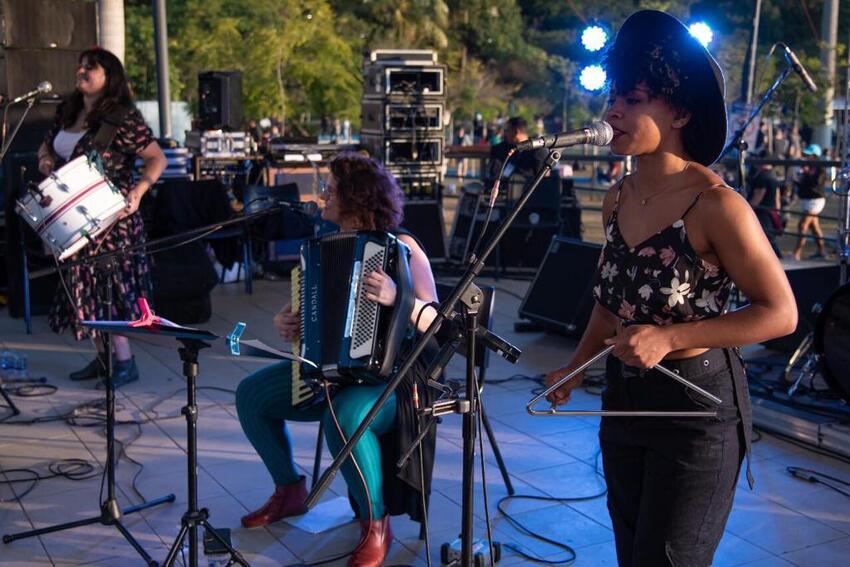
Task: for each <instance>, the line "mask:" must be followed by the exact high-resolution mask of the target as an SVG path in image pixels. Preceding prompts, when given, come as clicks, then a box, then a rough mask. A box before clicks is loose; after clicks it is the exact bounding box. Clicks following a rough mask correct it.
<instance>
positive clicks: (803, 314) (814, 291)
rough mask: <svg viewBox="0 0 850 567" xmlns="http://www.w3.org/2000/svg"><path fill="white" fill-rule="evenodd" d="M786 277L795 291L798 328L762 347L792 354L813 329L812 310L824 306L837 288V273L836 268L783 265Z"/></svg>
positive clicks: (834, 266)
mask: <svg viewBox="0 0 850 567" xmlns="http://www.w3.org/2000/svg"><path fill="white" fill-rule="evenodd" d="M785 275H786V276H788V282H789V283H790V284H791V290H792V291H793V292H794V299H795V300H796V301H797V313H798V315H799V317H798V319H797V321H798V322H797V329H796V330H795V331H794V332H793V333H791V334H790V335H787V336H784V337H779V338H778V339H772V340H770V341H766V342H765V343H764V346H766V347H767V348H769V349H773V350H779V351H783V352H793V351H794V350H795V349H796V348H797V347H798V346H799V345H800V343H801V342H802V341H803V338H804V337H805V336H806V335H807V334H809V333H810V332H812V330H813V329H814V326H813V324H814V321H815V319H816V317H815V316H814V315H813V314H812V307H813V306H814V305H815V304H817V303H820V304H821V305H823V304H824V303H826V300H827V299H829V296H830V295H831V294H832V292H833V291H835V290H836V289H837V288H838V278H839V271H838V266H837V265H832V266H817V267H806V266H805V264H803V265H795V264H789V265H788V266H785Z"/></svg>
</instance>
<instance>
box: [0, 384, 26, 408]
mask: <svg viewBox="0 0 850 567" xmlns="http://www.w3.org/2000/svg"><path fill="white" fill-rule="evenodd" d="M0 396H3V399H4V400H6V405H7V406H9V409H10V410H11V411H12V413H11V415H9V416H8V417H15V416H16V415H21V410H19V409H18V406H16V405H15V402H13V401H12V398H10V397H9V394H8V392H6V387H5V386H4V385H3V382H2V380H0Z"/></svg>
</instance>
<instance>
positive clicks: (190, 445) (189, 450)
mask: <svg viewBox="0 0 850 567" xmlns="http://www.w3.org/2000/svg"><path fill="white" fill-rule="evenodd" d="M178 340H179V341H180V342H181V343H182V344H183V346H182V347H181V348H180V349H178V351H179V352H180V360H182V361H183V376H185V377H186V405H185V406H184V407H183V409H182V410H181V413H183V415H185V416H186V458H187V460H188V463H187V470H188V483H189V502H188V506H189V508H188V510H186V513H185V514H183V518H182V519H181V520H180V531H179V532H178V533H177V538H176V539H175V540H174V543H173V544H172V545H171V549H169V550H168V555H167V556H166V557H165V561H163V563H162V564H163V566H164V567H170V566H171V565H173V564H174V561H175V560H176V559H177V555H178V553H179V552H180V550H181V548H182V544H183V540H184V539H185V538H186V536H187V535H188V537H189V557H188V560H186V564H187V565H188V566H189V567H198V526H203V527H204V528H205V529H206V531H207V533H208V534H210V535H211V536H212V537H213V538H215V539H216V540H217V541H218V542H219V543H220V544H221V545H222V546H223V547H224V548H225V549H227V552H228V553H229V554H230V561H229V562H228V565H232V564H234V563H237V564H239V565H243V566H244V567H248V562H247V561H245V559H244V558H243V557H242V555H240V553H239V552H238V551H236V550H235V549H233V547H232V546H231V545H230V543H229V542H228V541H227V540H225V539H224V538H223V537H222V536H221V534H219V533H218V532H217V531H216V530H215V528H213V527H212V526H211V525H210V523H209V522H208V521H207V519H208V518H209V510H207V509H206V508H201V509H200V510H199V509H198V405H197V403H196V399H195V392H196V390H195V379H196V378H197V376H198V351H200V350H201V349H203V348H207V347H209V346H210V345H209V344H208V343H205V342H204V341H201V340H197V339H190V338H180V339H178Z"/></svg>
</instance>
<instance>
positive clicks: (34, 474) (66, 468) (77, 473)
mask: <svg viewBox="0 0 850 567" xmlns="http://www.w3.org/2000/svg"><path fill="white" fill-rule="evenodd" d="M94 470H95V467H94V465H92V464H91V463H89V462H88V461H86V460H85V459H59V460H56V461H51V462H50V463H48V464H47V471H48V472H49V473H50V474H46V475H43V474H40V473H39V472H38V471H37V470H35V469H31V468H15V469H0V476H3V477H5V480H0V485H2V484H6V485H9V487H10V489H11V490H12V494H13V497H12V498H10V499H0V502H16V501H17V502H20V500H21V499H22V498H23V497H24V496H26V495H27V494H29V493H30V492H32V491H33V489H35V487H36V486H37V485H38V483H39V482H40V481H42V480H49V479H51V478H59V477H62V478H67V479H68V480H87V479H90V478H94V477H96V476H97V474H98V473H96V472H94ZM16 473H26V474H27V475H29V476H28V477H23V478H9V476H10V475H14V474H16ZM21 482H28V483H30V484H29V486H27V487H26V489H25V490H24V491H23V492H21V493H20V494H19V493H18V491H16V490H15V488H14V485H15V484H17V483H21Z"/></svg>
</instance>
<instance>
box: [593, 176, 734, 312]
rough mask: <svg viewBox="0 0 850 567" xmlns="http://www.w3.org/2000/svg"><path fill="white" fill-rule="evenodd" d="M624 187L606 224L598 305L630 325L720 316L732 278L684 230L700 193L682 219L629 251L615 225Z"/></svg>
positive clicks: (596, 289) (596, 287) (596, 283)
mask: <svg viewBox="0 0 850 567" xmlns="http://www.w3.org/2000/svg"><path fill="white" fill-rule="evenodd" d="M622 186H623V184H622V182H621V183H620V187H619V188H618V189H617V196H616V199H615V202H614V210H613V211H612V213H611V216H610V218H609V219H608V223H607V224H606V226H605V247H604V248H603V249H602V254H601V255H600V256H599V265H598V268H597V272H596V277H595V280H594V286H593V297H594V298H595V299H596V301H598V302H599V303H600V304H601V305H602V306H603V307H605V308H606V309H608V310H609V311H611V312H612V313H614V314H615V315H617V316H618V317H620V319H621V320H622V321H623V323H624V324H626V325H629V324H649V325H662V326H664V325H671V324H673V323H683V322H687V321H696V320H700V319H706V318H709V317H716V316H717V315H719V314H720V313H722V312H723V309H724V307H725V305H726V301H727V299H728V298H729V293H730V291H731V289H732V280H731V278H730V277H729V275H728V274H727V273H726V271H725V270H724V269H723V268H722V267H720V266H715V265H714V264H711V263H709V262H706V261H705V260H703V259H702V258H700V257H699V256H698V255H697V253H696V251H694V249H693V247H692V246H691V243H690V241H689V240H688V233H687V231H686V230H685V217H686V216H687V214H688V212H690V210H691V209H692V208H693V207H694V205H696V204H697V202H698V201H699V198H700V197H701V196H702V193H700V194H699V195H697V197H696V199H694V202H693V203H691V205H690V206H689V207H688V208H687V209H686V210H685V212H684V213H683V214H682V216H681V217H680V218H679V220H677V221H676V222H674V223H673V224H671V225H670V226H668V227H666V228H664V229H662V230H660V231H658V232H657V233H655V234H653V235H652V236H650V237H649V238H647V239H646V240H644V241H643V242H641V243H640V244H638V245H637V246H634V247H630V246H629V245H628V244H626V241H625V239H624V238H623V235H622V233H620V226H619V224H618V222H617V212H618V211H617V210H618V208H619V203H620V190H621V189H622Z"/></svg>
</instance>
